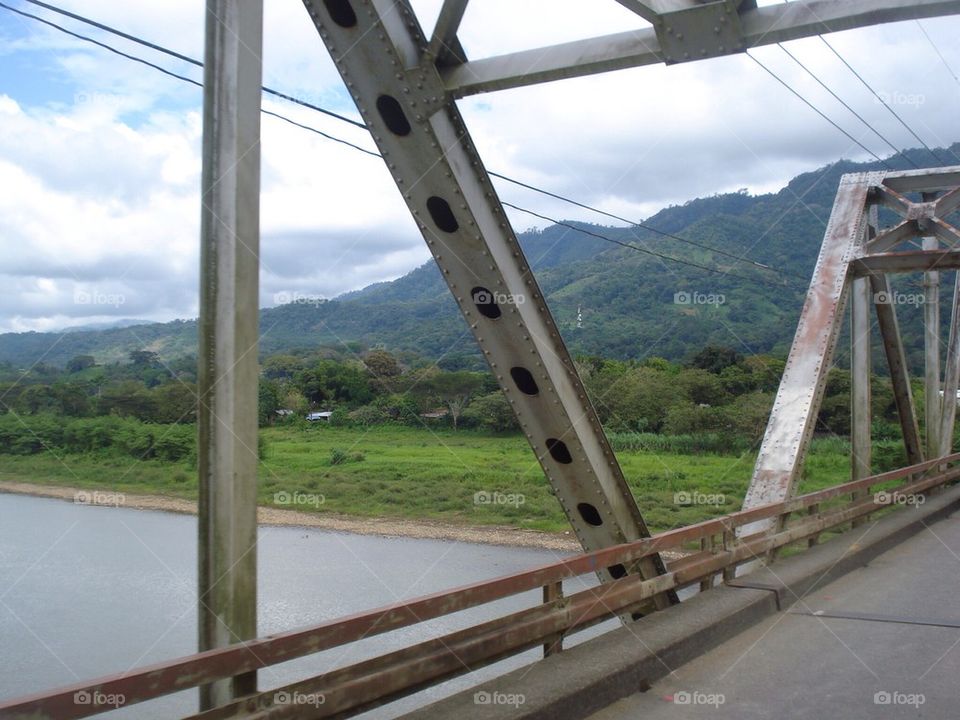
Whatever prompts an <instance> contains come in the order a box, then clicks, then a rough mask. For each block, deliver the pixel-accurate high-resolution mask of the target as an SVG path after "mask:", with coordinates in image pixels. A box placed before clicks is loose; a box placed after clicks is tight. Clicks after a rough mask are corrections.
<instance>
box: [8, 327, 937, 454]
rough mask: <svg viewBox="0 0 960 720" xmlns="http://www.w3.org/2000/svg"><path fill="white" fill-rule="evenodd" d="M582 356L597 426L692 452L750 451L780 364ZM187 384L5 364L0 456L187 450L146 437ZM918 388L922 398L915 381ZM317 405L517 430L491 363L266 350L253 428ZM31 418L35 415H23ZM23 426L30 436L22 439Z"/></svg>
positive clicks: (143, 363) (156, 369) (890, 416)
mask: <svg viewBox="0 0 960 720" xmlns="http://www.w3.org/2000/svg"><path fill="white" fill-rule="evenodd" d="M577 365H578V368H579V370H580V374H581V377H582V378H583V381H584V384H585V385H586V388H587V392H588V394H589V396H590V397H591V399H592V400H593V403H594V406H595V407H596V409H597V412H598V414H599V415H600V419H601V421H602V422H603V424H604V426H605V427H607V428H608V429H609V430H610V431H611V432H613V433H618V434H621V436H622V438H624V441H625V442H626V438H635V442H641V441H640V440H639V439H638V438H644V440H643V441H642V442H644V443H646V444H647V445H648V446H649V445H651V444H654V445H655V444H656V441H655V440H654V438H656V437H657V436H671V437H686V438H688V440H687V441H685V442H687V444H689V445H690V446H691V447H699V448H700V451H701V452H703V451H708V452H709V451H712V449H711V448H713V447H715V446H726V445H729V444H730V443H731V442H734V441H735V444H736V445H738V446H739V445H742V446H744V447H749V446H750V445H751V444H754V443H755V442H756V441H757V440H758V439H759V437H760V436H761V435H762V433H763V429H764V427H765V425H766V421H767V417H768V415H769V412H770V408H771V406H772V403H773V397H774V394H775V392H776V389H777V386H778V384H779V382H780V376H781V374H782V372H783V367H784V363H783V361H782V360H779V359H777V358H773V357H769V356H762V355H761V356H751V357H746V358H745V357H743V356H741V355H740V354H738V353H737V352H735V351H733V350H732V349H730V348H726V347H719V346H708V347H705V348H703V349H702V350H700V351H699V352H698V353H696V354H694V355H693V356H692V357H690V358H689V359H688V360H687V361H686V362H683V363H674V362H669V361H667V360H664V359H662V358H648V359H645V360H635V361H634V360H629V361H621V360H607V359H603V358H581V359H578V360H577ZM873 386H874V387H873V404H874V416H875V418H876V420H875V427H874V430H875V437H877V438H878V439H881V438H884V437H890V436H893V435H895V434H896V424H895V419H896V414H895V406H894V402H893V395H892V393H891V391H890V389H889V383H888V382H884V381H881V380H879V379H877V380H876V381H875V382H874V383H873ZM196 393H197V387H196V361H195V359H194V358H192V357H183V358H179V359H177V360H175V361H172V362H166V361H163V360H162V359H161V358H160V357H158V356H157V354H156V353H153V352H151V351H149V350H139V351H135V352H131V353H130V356H129V359H128V362H124V363H114V364H109V365H98V364H96V363H95V362H94V359H93V357H91V356H89V355H80V356H77V357H75V358H73V359H72V360H70V362H69V363H67V366H66V368H62V369H61V368H54V367H50V366H44V365H42V364H38V365H36V366H34V367H32V368H29V369H24V370H19V369H16V368H13V367H11V366H9V365H7V366H0V409H2V410H3V411H4V412H6V413H8V415H7V416H6V417H3V434H2V435H0V451H2V450H3V449H5V450H6V451H8V452H9V451H13V452H29V451H30V450H29V448H33V447H36V446H37V444H38V443H40V442H41V440H42V441H44V442H49V443H50V445H51V447H62V448H68V449H70V450H71V451H74V450H75V451H80V452H84V451H88V450H95V449H99V448H102V447H104V446H105V445H112V446H116V447H121V448H126V451H128V452H130V453H131V454H136V453H138V452H141V451H143V450H144V449H145V448H152V449H151V450H149V452H150V453H152V454H153V455H155V456H156V457H158V458H170V459H176V458H180V457H184V455H185V453H184V452H183V448H182V447H180V443H181V440H183V439H184V438H186V437H187V435H188V434H189V433H188V431H186V430H185V431H184V432H183V433H179V432H178V433H175V434H174V435H175V436H176V438H179V439H176V440H170V439H168V438H169V437H173V436H172V435H170V436H165V437H164V438H163V439H162V441H156V440H151V439H150V438H149V437H148V436H149V433H150V430H149V426H150V425H151V424H174V423H179V424H187V425H189V424H191V423H193V422H194V421H195V419H196V406H197V396H196ZM849 393H850V376H849V373H848V372H847V371H845V370H839V369H834V370H832V371H831V374H830V378H829V382H828V386H827V392H826V396H825V399H824V402H823V407H822V410H821V412H820V415H819V418H818V422H819V429H820V430H821V431H823V432H826V433H831V434H835V435H840V436H844V435H846V434H848V432H849V424H850V420H849V414H850V411H849ZM916 395H917V397H918V400H919V401H921V402H922V388H921V387H917V388H916ZM323 411H326V412H328V413H331V414H330V415H324V417H323V419H321V420H319V421H318V422H319V423H330V424H334V425H358V426H367V425H375V424H380V423H398V424H405V425H411V426H423V425H427V426H438V425H439V426H449V427H452V428H454V429H459V428H481V429H484V430H487V431H493V432H509V431H514V430H516V429H517V426H516V421H515V419H514V416H513V413H512V412H511V409H510V406H509V404H508V402H507V401H506V399H505V398H504V396H503V394H502V393H501V391H500V389H499V388H498V386H497V384H496V382H495V380H494V378H493V377H492V375H491V374H490V373H487V372H472V371H467V370H459V371H447V370H441V369H439V368H438V367H436V366H435V365H432V364H428V363H427V362H426V361H424V360H418V359H417V358H415V357H412V356H410V355H409V354H405V355H401V356H399V357H398V356H397V355H394V354H393V353H391V352H388V351H387V350H384V349H373V350H368V351H366V352H364V353H363V354H360V355H352V354H351V355H350V356H344V355H338V354H337V353H334V352H331V351H326V350H325V351H319V352H318V351H312V352H303V353H300V354H277V355H271V356H269V357H266V358H264V359H263V361H262V363H261V376H260V388H259V407H258V412H259V420H260V424H261V425H262V426H263V425H274V424H281V423H305V422H307V421H306V416H307V415H308V414H309V413H311V412H323ZM27 416H30V417H32V418H33V419H32V420H30V421H29V422H24V419H25V418H26V417H27ZM18 418H19V420H18ZM94 418H96V419H103V421H102V422H100V421H97V422H94V421H93V420H92V419H94ZM131 421H135V422H131ZM18 424H19V426H21V429H22V427H24V426H25V427H28V428H29V429H30V430H31V431H33V433H34V434H35V435H36V436H37V437H34V438H33V439H31V438H30V436H29V435H30V433H26V435H22V434H21V432H20V430H18V429H17V427H18ZM189 432H192V430H190V431H189ZM38 438H39V439H38ZM184 442H185V440H184ZM171 443H172V445H171ZM174 446H176V447H174ZM184 447H185V446H184ZM177 448H179V449H177Z"/></svg>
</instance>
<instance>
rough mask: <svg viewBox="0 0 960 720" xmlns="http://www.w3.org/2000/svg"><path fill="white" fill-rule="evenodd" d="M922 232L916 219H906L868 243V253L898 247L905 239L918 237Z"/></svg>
mask: <svg viewBox="0 0 960 720" xmlns="http://www.w3.org/2000/svg"><path fill="white" fill-rule="evenodd" d="M919 234H920V228H918V227H917V221H916V220H904V221H903V222H902V223H899V224H898V225H894V226H893V227H892V228H890V229H889V230H886V231H884V232H882V233H880V234H879V235H877V236H876V237H875V238H874V239H873V240H871V241H870V242H868V243H867V246H866V252H867V253H871V254H872V253H882V252H886V251H887V250H889V249H890V248H892V247H896V246H897V245H899V244H900V243H902V242H903V241H904V240H909V239H911V238H915V237H917V235H919Z"/></svg>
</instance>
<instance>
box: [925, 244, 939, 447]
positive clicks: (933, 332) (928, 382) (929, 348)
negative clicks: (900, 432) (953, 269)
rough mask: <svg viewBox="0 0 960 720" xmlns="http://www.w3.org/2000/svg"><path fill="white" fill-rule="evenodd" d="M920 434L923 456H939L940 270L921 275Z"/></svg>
mask: <svg viewBox="0 0 960 720" xmlns="http://www.w3.org/2000/svg"><path fill="white" fill-rule="evenodd" d="M936 247H937V240H936V238H932V237H925V238H923V249H924V250H933V249H936ZM923 295H924V301H923V361H924V365H923V367H924V375H923V377H924V402H923V409H924V419H925V421H924V434H925V437H926V448H927V457H938V456H939V455H940V418H941V412H940V387H941V386H940V273H938V272H936V271H928V272H925V273H924V274H923Z"/></svg>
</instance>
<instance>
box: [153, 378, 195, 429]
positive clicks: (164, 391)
mask: <svg viewBox="0 0 960 720" xmlns="http://www.w3.org/2000/svg"><path fill="white" fill-rule="evenodd" d="M151 395H152V396H153V400H154V404H155V405H154V420H155V421H156V422H161V423H175V422H188V423H189V422H194V421H195V420H196V419H197V388H196V385H193V384H192V383H183V382H180V381H179V380H171V381H170V382H167V383H164V384H163V385H160V386H158V387H156V388H154V389H153V390H152V391H151Z"/></svg>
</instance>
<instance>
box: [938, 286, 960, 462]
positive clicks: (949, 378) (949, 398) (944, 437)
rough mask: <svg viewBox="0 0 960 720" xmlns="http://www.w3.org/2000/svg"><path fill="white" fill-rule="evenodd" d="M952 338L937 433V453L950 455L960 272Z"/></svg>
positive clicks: (958, 367) (959, 359) (958, 359)
mask: <svg viewBox="0 0 960 720" xmlns="http://www.w3.org/2000/svg"><path fill="white" fill-rule="evenodd" d="M949 337H950V339H949V342H948V344H947V365H946V368H945V370H944V378H943V403H942V404H941V414H940V427H939V429H938V433H937V440H938V452H937V455H939V456H941V457H942V456H944V455H948V454H949V453H950V452H951V451H952V448H953V426H954V423H955V421H956V417H957V385H958V383H960V377H958V375H960V272H958V273H957V274H956V279H955V280H954V283H953V310H952V312H951V315H950V336H949Z"/></svg>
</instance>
